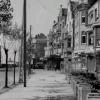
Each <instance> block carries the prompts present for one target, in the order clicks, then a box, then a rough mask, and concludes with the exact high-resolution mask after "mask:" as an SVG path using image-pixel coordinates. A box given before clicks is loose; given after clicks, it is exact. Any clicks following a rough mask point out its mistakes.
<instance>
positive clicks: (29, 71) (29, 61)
mask: <svg viewBox="0 0 100 100" xmlns="http://www.w3.org/2000/svg"><path fill="white" fill-rule="evenodd" d="M31 31H32V25H30V41H29V42H30V49H29V50H30V51H29V70H28V71H29V73H28V74H30V73H31V68H30V67H31V46H32V45H31V40H32V36H31Z"/></svg>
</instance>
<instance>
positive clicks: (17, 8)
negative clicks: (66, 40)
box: [11, 0, 68, 36]
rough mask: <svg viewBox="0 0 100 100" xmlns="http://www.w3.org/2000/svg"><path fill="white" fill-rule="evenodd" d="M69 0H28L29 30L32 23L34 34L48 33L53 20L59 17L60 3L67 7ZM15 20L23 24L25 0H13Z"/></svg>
mask: <svg viewBox="0 0 100 100" xmlns="http://www.w3.org/2000/svg"><path fill="white" fill-rule="evenodd" d="M67 1H68V0H27V31H29V26H30V25H32V35H33V36H35V35H36V34H38V33H44V34H45V35H47V34H48V33H49V30H50V28H51V27H52V24H53V21H54V20H56V19H57V16H58V13H59V9H60V5H61V4H62V5H63V7H67ZM11 2H12V7H13V9H14V12H13V16H14V17H13V22H16V23H18V26H20V25H22V13H23V12H22V9H23V0H11Z"/></svg>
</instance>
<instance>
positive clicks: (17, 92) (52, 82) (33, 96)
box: [0, 70, 75, 100]
mask: <svg viewBox="0 0 100 100" xmlns="http://www.w3.org/2000/svg"><path fill="white" fill-rule="evenodd" d="M47 98H49V99H47ZM50 98H51V99H50ZM55 98H56V99H55ZM57 98H61V100H75V98H74V93H73V90H72V88H71V86H70V84H68V83H67V81H66V80H65V75H64V74H61V73H60V72H54V71H53V72H52V71H43V70H42V71H41V70H40V71H36V72H35V74H33V75H32V76H31V78H30V79H28V82H27V87H26V88H24V87H23V84H21V85H18V86H16V87H15V88H13V89H11V90H9V91H8V92H5V93H3V94H1V95H0V100H58V99H57ZM66 98H67V99H66ZM59 100H60V99H59Z"/></svg>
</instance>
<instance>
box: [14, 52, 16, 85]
mask: <svg viewBox="0 0 100 100" xmlns="http://www.w3.org/2000/svg"><path fill="white" fill-rule="evenodd" d="M15 59H16V51H14V85H15V65H16V64H15Z"/></svg>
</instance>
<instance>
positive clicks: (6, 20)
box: [0, 0, 13, 88]
mask: <svg viewBox="0 0 100 100" xmlns="http://www.w3.org/2000/svg"><path fill="white" fill-rule="evenodd" d="M12 12H13V8H12V7H11V2H10V0H0V29H1V32H2V33H3V37H4V38H3V40H4V51H5V55H6V72H5V87H6V88H7V87H8V48H6V41H5V37H6V36H7V35H9V34H10V32H11V27H10V26H11V19H12V18H13V16H12Z"/></svg>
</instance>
